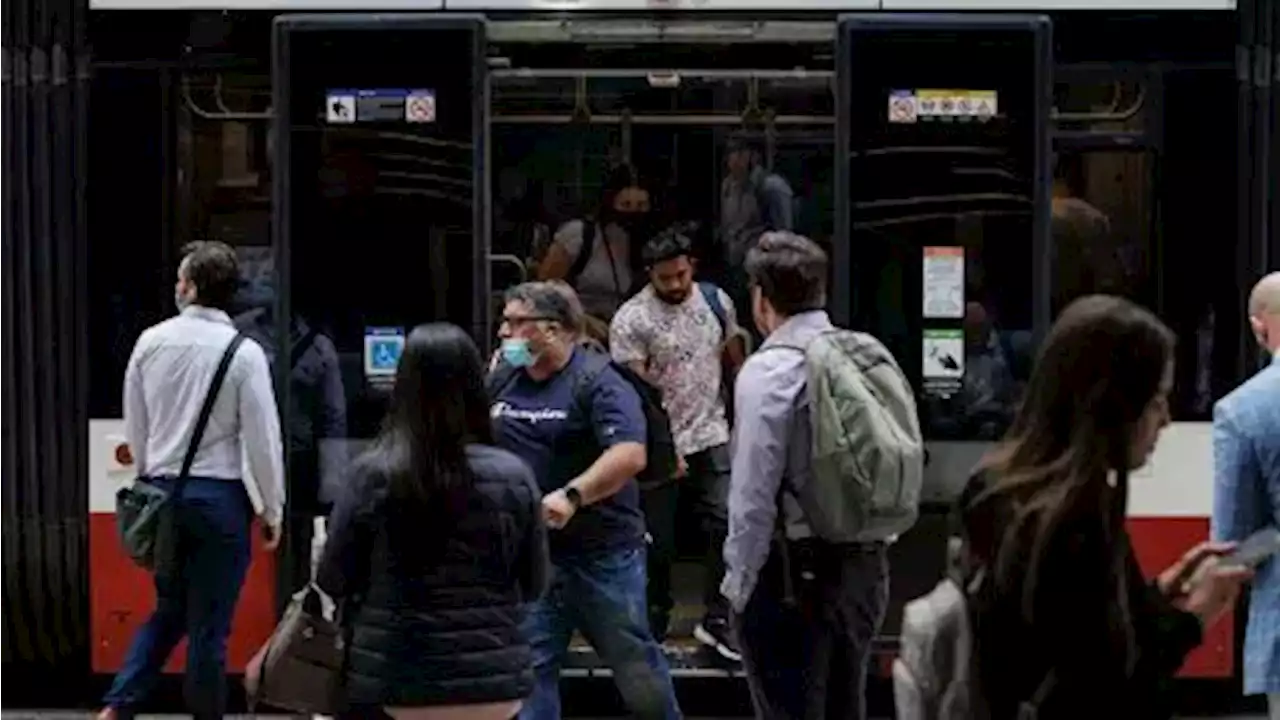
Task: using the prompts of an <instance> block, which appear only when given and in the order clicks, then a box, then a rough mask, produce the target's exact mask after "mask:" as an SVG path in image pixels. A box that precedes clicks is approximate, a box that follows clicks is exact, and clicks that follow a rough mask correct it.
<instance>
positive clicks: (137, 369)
mask: <svg viewBox="0 0 1280 720" xmlns="http://www.w3.org/2000/svg"><path fill="white" fill-rule="evenodd" d="M147 338H148V336H147V335H146V334H145V333H144V334H143V335H142V337H140V338H138V342H137V343H136V344H135V345H134V346H133V353H132V354H131V355H130V356H129V365H128V367H127V368H126V369H125V371H124V405H123V407H124V437H125V442H127V443H128V444H129V453H130V454H131V455H133V466H134V467H135V468H136V469H137V472H138V474H139V475H142V474H145V473H146V472H147V434H148V429H147V395H146V391H145V390H144V389H143V384H142V367H141V362H142V355H143V352H144V351H145V349H146V345H147Z"/></svg>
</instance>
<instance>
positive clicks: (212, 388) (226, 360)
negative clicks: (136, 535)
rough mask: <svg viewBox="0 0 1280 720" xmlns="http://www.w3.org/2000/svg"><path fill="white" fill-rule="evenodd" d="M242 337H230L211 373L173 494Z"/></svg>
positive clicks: (188, 470) (188, 472)
mask: <svg viewBox="0 0 1280 720" xmlns="http://www.w3.org/2000/svg"><path fill="white" fill-rule="evenodd" d="M244 339H245V336H244V333H240V332H238V333H236V336H235V337H233V338H231V343H230V344H229V345H227V349H226V350H223V351H222V360H220V361H219V362H218V369H217V370H216V371H215V372H214V373H213V380H212V381H211V382H210V383H209V390H208V391H207V392H206V393H205V394H204V404H203V405H201V406H200V416H199V417H198V418H196V427H195V429H194V430H192V431H191V443H190V444H189V445H187V454H186V456H185V457H183V458H182V469H181V470H180V471H178V480H177V483H176V485H177V487H176V488H175V491H174V494H175V495H179V494H181V492H182V490H181V488H182V486H183V485H185V484H186V482H187V479H188V477H189V476H190V475H191V466H192V465H194V464H195V462H196V451H197V450H199V449H200V441H201V440H203V439H204V431H205V428H207V427H209V416H210V415H212V414H213V404H214V402H216V401H217V399H218V392H219V391H220V390H222V383H223V381H224V380H226V379H227V371H228V370H230V369H231V360H232V359H233V358H234V357H235V356H236V351H237V350H239V349H240V343H242V342H244Z"/></svg>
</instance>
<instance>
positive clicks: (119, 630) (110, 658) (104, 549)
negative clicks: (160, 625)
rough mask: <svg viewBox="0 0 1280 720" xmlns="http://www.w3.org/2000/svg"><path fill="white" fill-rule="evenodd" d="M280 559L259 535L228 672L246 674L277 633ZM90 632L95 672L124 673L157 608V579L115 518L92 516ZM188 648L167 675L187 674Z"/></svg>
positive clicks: (238, 612) (235, 623) (238, 614)
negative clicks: (139, 561) (129, 547)
mask: <svg viewBox="0 0 1280 720" xmlns="http://www.w3.org/2000/svg"><path fill="white" fill-rule="evenodd" d="M275 576H276V571H275V558H274V556H273V555H272V554H271V553H268V552H265V551H264V550H263V549H262V539H261V534H260V533H259V532H257V528H256V527H255V529H254V532H253V562H252V564H251V565H250V566H249V575H248V577H247V578H246V579H245V584H244V590H243V591H242V592H241V593H240V602H239V604H237V605H236V615H235V619H234V620H233V621H232V625H231V638H230V640H229V641H228V643H227V670H228V671H229V672H243V671H244V666H245V663H247V662H248V661H249V658H250V657H252V656H253V653H254V652H256V651H257V650H258V648H260V647H262V643H264V642H266V639H267V638H268V637H269V636H270V635H271V631H272V630H274V629H275V624H276V610H275V589H274V588H275ZM89 588H90V590H89V631H90V632H91V633H92V637H93V653H92V664H93V671H94V672H98V673H113V672H116V671H117V670H119V669H120V666H121V664H122V663H123V661H124V656H125V653H126V652H128V651H129V642H130V641H131V640H132V639H133V634H134V632H135V631H137V629H138V627H139V626H140V625H142V623H144V622H146V620H147V617H148V616H149V615H150V614H151V610H152V608H154V607H155V602H156V599H155V588H154V586H153V584H152V582H151V575H150V574H149V573H147V572H146V571H145V570H142V569H141V568H139V567H138V566H137V565H134V564H133V561H132V560H130V559H129V557H128V556H127V555H125V553H124V550H123V549H122V548H121V547H120V540H119V538H118V536H117V535H116V518H115V515H113V514H110V513H91V514H90V515H89ZM185 666H186V642H185V641H184V642H183V643H182V644H181V645H179V646H178V650H177V651H176V652H175V653H174V654H173V657H171V658H170V659H169V663H168V664H167V665H165V671H166V672H182V669H183V667H185Z"/></svg>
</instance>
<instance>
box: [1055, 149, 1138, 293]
mask: <svg viewBox="0 0 1280 720" xmlns="http://www.w3.org/2000/svg"><path fill="white" fill-rule="evenodd" d="M1084 185H1085V172H1084V166H1083V165H1082V161H1081V158H1080V157H1078V156H1070V155H1059V156H1058V157H1057V159H1056V160H1055V164H1054V176H1053V197H1052V204H1051V206H1050V207H1051V210H1052V215H1051V217H1052V222H1051V225H1050V232H1051V238H1052V242H1053V250H1052V255H1051V256H1052V258H1053V261H1052V262H1053V266H1054V267H1053V273H1052V277H1053V278H1054V282H1053V291H1052V293H1051V294H1050V298H1051V301H1050V304H1051V310H1052V312H1053V314H1054V315H1056V314H1057V313H1059V312H1061V311H1062V309H1063V308H1064V307H1066V306H1067V304H1068V303H1070V302H1071V301H1072V300H1074V299H1075V298H1077V297H1081V296H1083V295H1088V294H1091V293H1119V292H1120V291H1121V290H1122V289H1124V288H1126V287H1132V285H1133V282H1132V280H1131V279H1130V278H1128V277H1126V276H1127V274H1128V273H1126V271H1125V267H1124V262H1123V258H1122V256H1121V248H1120V243H1119V238H1117V237H1116V235H1115V232H1114V230H1113V229H1112V225H1111V219H1110V218H1108V217H1107V215H1106V213H1104V212H1102V211H1101V210H1099V209H1098V208H1097V207H1096V206H1095V205H1093V204H1092V203H1090V202H1089V201H1087V200H1085V199H1084V197H1083V196H1084V192H1083V188H1084Z"/></svg>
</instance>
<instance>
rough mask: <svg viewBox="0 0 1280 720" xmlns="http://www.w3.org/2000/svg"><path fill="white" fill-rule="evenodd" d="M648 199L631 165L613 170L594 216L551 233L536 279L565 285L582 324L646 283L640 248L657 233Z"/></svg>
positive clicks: (603, 317)
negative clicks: (578, 305) (577, 301)
mask: <svg viewBox="0 0 1280 720" xmlns="http://www.w3.org/2000/svg"><path fill="white" fill-rule="evenodd" d="M652 203H653V198H652V195H651V194H650V192H649V190H648V189H646V188H645V187H644V185H643V184H642V182H641V180H640V176H639V174H638V173H637V172H636V169H635V168H634V167H632V166H631V165H627V164H622V165H618V166H617V167H615V168H613V169H612V170H611V171H610V172H609V175H608V178H607V179H606V181H605V184H604V191H603V193H602V195H601V198H600V205H599V208H598V210H597V211H596V215H595V217H594V218H591V217H588V218H583V219H580V220H570V221H569V222H567V223H565V224H564V225H562V226H561V227H560V229H559V230H557V231H556V233H555V237H554V238H553V239H552V242H551V245H550V246H549V247H548V248H547V254H546V256H545V257H544V258H543V260H542V263H541V264H540V265H539V266H538V279H539V280H564V281H565V282H567V283H569V285H570V286H571V287H573V289H574V290H576V291H577V293H578V296H579V297H580V298H581V299H582V305H583V307H584V308H585V310H586V313H587V316H588V319H587V320H586V321H585V322H586V323H587V328H588V329H591V328H593V327H594V325H595V324H596V323H603V326H604V328H605V332H604V339H605V341H606V342H607V339H608V332H607V328H608V323H609V320H610V319H611V318H612V317H613V313H614V312H615V311H616V310H617V309H618V307H619V306H621V305H622V303H624V302H626V300H627V298H630V297H631V296H632V295H633V294H634V293H635V292H636V291H637V290H639V289H640V288H641V287H643V286H644V284H645V283H646V282H648V280H649V278H648V276H647V275H646V274H645V270H644V263H643V261H642V259H641V258H640V250H641V248H642V247H643V246H644V243H645V242H646V241H648V239H649V238H650V237H651V236H653V234H654V233H655V231H656V229H657V228H656V227H655V222H654V209H653V206H652Z"/></svg>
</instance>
